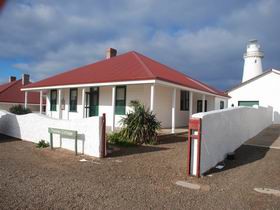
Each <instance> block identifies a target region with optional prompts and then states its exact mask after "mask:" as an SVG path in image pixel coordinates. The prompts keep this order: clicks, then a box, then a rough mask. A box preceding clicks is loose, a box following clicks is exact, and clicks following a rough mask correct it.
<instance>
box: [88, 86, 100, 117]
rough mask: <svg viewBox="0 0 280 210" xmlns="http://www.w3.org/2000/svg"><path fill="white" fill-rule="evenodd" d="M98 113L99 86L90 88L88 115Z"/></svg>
mask: <svg viewBox="0 0 280 210" xmlns="http://www.w3.org/2000/svg"><path fill="white" fill-rule="evenodd" d="M98 115H99V88H98V87H93V88H90V92H89V116H90V117H93V116H98Z"/></svg>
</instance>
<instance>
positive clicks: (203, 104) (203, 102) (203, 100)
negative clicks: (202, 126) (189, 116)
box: [202, 94, 205, 112]
mask: <svg viewBox="0 0 280 210" xmlns="http://www.w3.org/2000/svg"><path fill="white" fill-rule="evenodd" d="M202 112H205V95H204V94H203V95H202Z"/></svg>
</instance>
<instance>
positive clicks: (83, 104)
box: [82, 88, 86, 118]
mask: <svg viewBox="0 0 280 210" xmlns="http://www.w3.org/2000/svg"><path fill="white" fill-rule="evenodd" d="M85 97H86V89H85V88H83V89H82V110H83V118H85V117H86V115H85Z"/></svg>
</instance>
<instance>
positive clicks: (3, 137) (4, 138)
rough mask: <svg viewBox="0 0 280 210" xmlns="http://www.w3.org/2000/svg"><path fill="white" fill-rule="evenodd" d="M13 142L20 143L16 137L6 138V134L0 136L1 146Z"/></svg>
mask: <svg viewBox="0 0 280 210" xmlns="http://www.w3.org/2000/svg"><path fill="white" fill-rule="evenodd" d="M12 141H20V140H19V139H16V138H14V137H10V136H6V135H4V134H0V144H1V143H5V142H12Z"/></svg>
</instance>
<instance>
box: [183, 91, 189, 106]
mask: <svg viewBox="0 0 280 210" xmlns="http://www.w3.org/2000/svg"><path fill="white" fill-rule="evenodd" d="M181 111H189V91H184V90H181Z"/></svg>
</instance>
